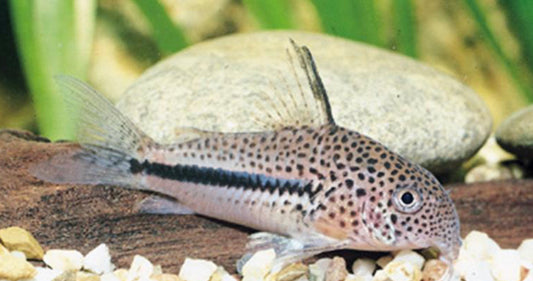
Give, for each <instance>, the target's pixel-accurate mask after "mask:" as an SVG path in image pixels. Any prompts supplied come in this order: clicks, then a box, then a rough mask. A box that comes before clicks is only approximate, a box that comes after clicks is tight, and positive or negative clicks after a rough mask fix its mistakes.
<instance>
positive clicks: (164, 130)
mask: <svg viewBox="0 0 533 281" xmlns="http://www.w3.org/2000/svg"><path fill="white" fill-rule="evenodd" d="M289 38H292V39H294V40H295V41H296V42H297V43H298V44H300V45H307V46H308V47H309V48H310V49H311V51H312V53H313V55H314V57H315V59H316V63H317V66H318V69H319V72H320V74H321V76H322V78H323V81H324V84H325V87H326V89H327V90H328V92H329V97H330V101H331V106H332V110H333V115H334V117H335V119H336V121H337V123H338V124H340V125H341V126H345V127H348V128H350V129H354V130H358V131H360V132H362V133H364V134H367V135H369V136H371V137H373V138H375V139H377V140H378V141H380V142H382V143H384V144H385V145H387V146H388V147H389V148H391V149H392V150H394V151H396V152H399V153H400V154H402V155H404V156H406V157H407V158H409V159H411V160H412V161H415V162H418V163H421V164H422V165H424V166H426V167H427V168H429V169H430V170H432V171H434V172H444V171H448V170H450V169H453V168H454V167H456V166H457V165H458V164H460V163H461V162H463V161H464V160H466V159H468V158H469V157H471V156H472V155H473V154H474V153H475V152H476V151H477V150H478V149H479V147H480V146H481V145H482V144H483V142H484V141H485V139H486V138H487V136H488V134H489V131H490V128H491V118H490V115H489V112H488V109H487V108H486V106H485V104H484V103H483V102H482V100H481V99H480V98H479V97H478V96H477V95H476V94H475V93H474V92H473V91H472V90H471V89H470V88H468V87H466V86H465V85H463V84H461V83H460V82H458V81H457V80H455V79H453V78H452V77H450V76H448V75H444V74H442V73H441V72H438V71H437V70H435V69H433V68H431V67H428V66H426V65H424V64H421V63H419V62H416V61H414V60H412V59H410V58H407V57H404V56H400V55H396V54H393V53H390V52H387V51H384V50H381V49H377V48H374V47H371V46H368V45H365V44H360V43H356V42H352V41H349V40H345V39H340V38H336V37H332V36H328V35H323V34H312V33H304V32H296V31H269V32H260V33H250V34H238V35H232V36H227V37H223V38H218V39H215V40H211V41H207V42H204V43H200V44H197V45H194V46H192V47H190V48H188V49H186V50H184V51H182V52H179V53H177V54H175V55H174V56H172V57H169V58H168V59H165V60H164V61H162V62H160V63H158V64H157V65H155V66H154V67H152V68H150V69H149V70H148V71H146V72H145V73H144V74H143V75H142V76H141V77H140V78H139V79H138V81H137V82H136V83H134V84H133V85H132V86H131V87H130V88H129V89H128V90H127V91H126V93H125V94H124V95H123V96H122V98H121V100H120V101H119V103H118V106H119V108H120V110H122V111H123V112H124V113H125V114H126V115H127V116H129V117H131V118H132V119H133V121H134V122H136V123H138V124H139V125H140V126H141V128H142V129H143V130H145V131H146V132H147V133H148V134H149V135H151V136H152V137H154V138H155V139H157V140H159V141H163V142H171V141H172V139H173V138H174V137H175V135H174V132H175V129H176V128H177V127H181V126H190V127H196V128H200V129H206V130H214V131H226V132H238V131H258V130H261V129H262V128H261V126H260V125H258V124H257V123H256V121H254V120H253V118H251V116H254V115H256V113H254V111H255V110H257V109H256V108H255V107H254V106H251V105H252V103H253V101H254V99H255V97H256V96H257V94H258V93H260V92H262V91H264V92H268V91H273V86H272V85H273V84H276V85H278V88H279V90H280V91H287V88H288V89H289V90H291V91H298V85H297V84H296V83H295V82H294V78H293V76H292V72H291V67H290V64H289V62H288V61H289V60H288V57H287V53H286V50H287V49H288V48H289V46H290V44H289ZM302 83H303V85H304V86H307V84H306V82H305V81H302Z"/></svg>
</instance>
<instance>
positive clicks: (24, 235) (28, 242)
mask: <svg viewBox="0 0 533 281" xmlns="http://www.w3.org/2000/svg"><path fill="white" fill-rule="evenodd" d="M0 240H1V241H2V244H4V246H5V247H6V248H7V249H9V250H10V251H21V252H23V253H24V254H25V255H26V257H27V258H28V259H38V260H40V259H42V258H43V255H44V251H43V248H42V247H41V245H39V242H37V240H35V238H34V237H33V235H31V233H29V232H28V231H26V230H24V229H22V228H20V227H16V226H14V227H8V228H3V229H0Z"/></svg>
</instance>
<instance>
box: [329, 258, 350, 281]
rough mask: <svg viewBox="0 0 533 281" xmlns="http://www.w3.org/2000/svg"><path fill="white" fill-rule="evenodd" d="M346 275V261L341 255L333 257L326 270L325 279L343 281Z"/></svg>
mask: <svg viewBox="0 0 533 281" xmlns="http://www.w3.org/2000/svg"><path fill="white" fill-rule="evenodd" d="M347 275H348V270H346V261H345V260H344V259H343V258H341V257H334V258H333V260H331V262H330V263H329V266H328V269H327V270H326V281H343V280H344V279H346V276H347Z"/></svg>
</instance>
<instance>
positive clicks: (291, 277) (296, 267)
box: [273, 262, 308, 281]
mask: <svg viewBox="0 0 533 281" xmlns="http://www.w3.org/2000/svg"><path fill="white" fill-rule="evenodd" d="M307 271H308V268H307V266H306V265H304V264H303V263H301V262H297V263H293V264H290V265H289V266H287V267H285V268H283V269H282V270H281V271H280V272H278V273H276V274H275V276H274V278H273V279H274V280H276V281H295V280H296V279H298V278H300V277H302V276H305V275H306V274H307Z"/></svg>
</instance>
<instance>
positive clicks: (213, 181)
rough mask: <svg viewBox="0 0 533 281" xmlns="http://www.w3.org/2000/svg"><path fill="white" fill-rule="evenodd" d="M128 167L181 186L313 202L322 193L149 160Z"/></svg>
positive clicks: (296, 184)
mask: <svg viewBox="0 0 533 281" xmlns="http://www.w3.org/2000/svg"><path fill="white" fill-rule="evenodd" d="M129 163H130V172H131V173H132V174H139V173H143V174H145V175H152V176H157V177H159V178H162V179H169V180H176V181H181V182H190V183H197V184H205V185H214V186H222V187H233V188H243V189H251V190H253V191H255V190H257V189H260V190H261V191H263V192H265V191H268V192H269V193H270V194H273V193H274V192H276V191H278V193H279V195H282V194H284V193H285V192H289V194H293V193H295V192H297V193H298V195H299V196H302V195H303V194H307V195H308V196H309V198H313V197H314V196H315V195H316V193H317V192H319V190H315V191H313V190H312V183H310V182H307V181H303V180H298V179H280V178H275V177H270V176H266V175H262V174H255V173H247V172H237V171H228V170H224V169H221V168H210V167H199V166H196V165H181V164H177V165H174V166H170V165H166V164H160V163H152V162H148V161H147V160H145V161H143V162H142V163H141V162H139V161H138V160H137V159H131V160H130V161H129Z"/></svg>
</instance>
